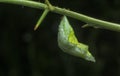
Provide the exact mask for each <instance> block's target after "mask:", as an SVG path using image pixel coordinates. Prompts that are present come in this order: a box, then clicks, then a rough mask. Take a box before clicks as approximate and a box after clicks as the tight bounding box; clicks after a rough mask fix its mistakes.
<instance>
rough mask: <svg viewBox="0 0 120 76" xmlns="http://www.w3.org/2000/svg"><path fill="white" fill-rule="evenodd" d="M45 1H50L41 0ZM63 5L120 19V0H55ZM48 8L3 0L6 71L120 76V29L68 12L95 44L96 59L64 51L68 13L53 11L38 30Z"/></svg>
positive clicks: (1, 43)
mask: <svg viewBox="0 0 120 76" xmlns="http://www.w3.org/2000/svg"><path fill="white" fill-rule="evenodd" d="M36 1H37V0H36ZM41 2H44V0H41ZM50 2H51V3H52V4H53V5H55V6H59V7H62V8H66V9H70V10H73V11H76V12H80V13H83V14H85V15H88V16H92V17H95V18H99V19H102V20H107V21H111V22H115V23H120V0H50ZM42 12H43V10H39V9H34V8H29V7H25V6H20V5H12V4H5V3H0V76H120V33H119V32H115V31H109V30H105V29H95V28H92V27H88V28H84V29H83V28H81V26H82V25H84V24H85V23H84V22H81V21H78V20H76V19H73V18H70V17H68V19H69V21H70V24H71V25H72V26H73V28H74V30H75V34H76V36H77V38H78V40H79V41H80V42H82V43H85V44H87V45H89V50H90V52H91V53H92V54H93V56H94V57H95V59H96V62H95V63H93V62H89V61H86V60H84V59H81V58H78V57H74V56H71V55H69V54H66V53H64V52H62V50H61V49H60V48H59V47H58V44H57V33H58V25H59V23H60V20H61V17H62V15H59V14H55V13H49V14H48V15H47V17H46V18H45V20H44V21H43V22H42V24H41V26H40V27H39V29H37V30H36V31H34V30H33V28H34V26H35V24H36V22H37V20H38V19H39V17H40V16H41V14H42Z"/></svg>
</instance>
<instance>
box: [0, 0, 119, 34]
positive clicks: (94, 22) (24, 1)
mask: <svg viewBox="0 0 120 76" xmlns="http://www.w3.org/2000/svg"><path fill="white" fill-rule="evenodd" d="M0 2H1V3H10V4H17V5H23V6H28V7H32V8H37V9H46V8H47V9H48V8H49V6H48V5H47V4H44V3H40V2H35V1H28V0H0ZM53 8H54V9H52V10H50V11H51V12H54V13H58V14H62V15H66V16H70V17H72V18H75V19H77V20H81V21H83V22H86V23H88V24H91V25H90V26H93V27H100V28H103V29H108V30H112V31H118V32H120V24H116V23H112V22H108V21H103V20H99V19H96V18H92V17H89V16H86V15H83V14H80V13H77V12H73V11H70V10H67V9H64V8H59V7H56V6H53Z"/></svg>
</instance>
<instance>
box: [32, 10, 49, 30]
mask: <svg viewBox="0 0 120 76" xmlns="http://www.w3.org/2000/svg"><path fill="white" fill-rule="evenodd" d="M48 12H49V10H48V9H45V10H44V12H43V14H42V16H41V17H40V18H39V20H38V22H37V24H36V25H35V27H34V30H36V29H37V28H38V27H39V26H40V24H41V22H42V21H43V20H44V19H45V17H46V15H47V14H48Z"/></svg>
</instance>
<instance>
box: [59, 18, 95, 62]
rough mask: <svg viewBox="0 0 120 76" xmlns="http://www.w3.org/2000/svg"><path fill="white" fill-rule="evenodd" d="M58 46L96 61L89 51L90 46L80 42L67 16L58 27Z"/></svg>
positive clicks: (75, 54)
mask: <svg viewBox="0 0 120 76" xmlns="http://www.w3.org/2000/svg"><path fill="white" fill-rule="evenodd" d="M58 46H59V47H60V48H61V49H62V50H63V51H64V52H66V53H68V54H71V55H74V56H77V57H81V58H84V59H86V60H88V61H92V62H95V59H94V57H93V56H92V55H91V53H90V52H89V51H88V46H87V45H85V44H82V43H79V42H78V40H77V38H76V36H75V34H74V31H73V29H72V27H71V25H70V24H69V21H68V19H67V17H66V16H64V17H63V18H62V20H61V22H60V25H59V29H58Z"/></svg>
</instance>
